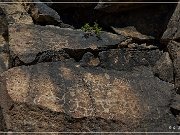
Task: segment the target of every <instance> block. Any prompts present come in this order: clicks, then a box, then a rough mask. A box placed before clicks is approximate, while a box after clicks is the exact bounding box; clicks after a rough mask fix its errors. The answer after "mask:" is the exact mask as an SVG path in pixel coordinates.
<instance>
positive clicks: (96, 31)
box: [81, 22, 102, 38]
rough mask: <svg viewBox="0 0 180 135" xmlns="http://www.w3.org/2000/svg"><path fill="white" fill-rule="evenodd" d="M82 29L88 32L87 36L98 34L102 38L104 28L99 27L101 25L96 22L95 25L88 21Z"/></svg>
mask: <svg viewBox="0 0 180 135" xmlns="http://www.w3.org/2000/svg"><path fill="white" fill-rule="evenodd" d="M81 30H82V31H84V32H85V33H86V35H85V36H86V37H89V36H90V35H93V34H96V36H97V37H98V38H100V33H101V31H102V28H101V27H99V25H98V24H97V23H96V22H95V23H94V25H93V26H90V25H89V23H86V24H85V25H84V26H82V27H81Z"/></svg>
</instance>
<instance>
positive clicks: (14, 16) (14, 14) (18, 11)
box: [0, 3, 33, 24]
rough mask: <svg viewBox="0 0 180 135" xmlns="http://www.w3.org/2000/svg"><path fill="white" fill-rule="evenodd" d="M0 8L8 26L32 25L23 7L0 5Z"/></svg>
mask: <svg viewBox="0 0 180 135" xmlns="http://www.w3.org/2000/svg"><path fill="white" fill-rule="evenodd" d="M0 7H1V8H2V9H3V10H4V13H5V14H6V17H7V21H8V24H14V23H17V24H33V20H32V18H31V16H30V15H29V14H28V13H27V12H26V10H25V9H24V6H23V5H21V4H20V3H18V4H6V3H5V4H4V3H3V4H2V5H0Z"/></svg>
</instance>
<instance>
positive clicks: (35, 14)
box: [23, 0, 62, 25]
mask: <svg viewBox="0 0 180 135" xmlns="http://www.w3.org/2000/svg"><path fill="white" fill-rule="evenodd" d="M23 1H25V2H26V1H27V0H23ZM28 1H31V2H37V3H27V4H24V5H25V9H26V10H27V11H28V12H30V14H31V16H32V18H33V19H34V21H35V23H40V24H43V25H47V24H51V25H60V23H61V22H62V21H61V19H60V16H59V15H58V13H57V12H56V11H55V10H53V9H52V8H50V7H48V6H47V5H46V4H44V3H41V2H40V1H39V0H28Z"/></svg>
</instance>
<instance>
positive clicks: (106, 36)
mask: <svg viewBox="0 0 180 135" xmlns="http://www.w3.org/2000/svg"><path fill="white" fill-rule="evenodd" d="M9 35H10V36H9V43H10V51H11V54H12V57H13V59H15V58H19V59H20V61H22V62H24V63H31V62H33V61H34V60H35V59H36V56H37V55H38V54H39V53H42V52H45V51H60V50H62V49H66V48H69V49H72V50H75V49H76V50H85V49H92V50H96V49H98V48H103V47H107V46H108V45H112V46H113V45H114V46H115V45H117V44H120V43H121V42H123V41H124V40H126V39H127V38H126V37H124V36H121V35H119V36H118V35H116V34H111V33H107V32H102V33H101V37H102V40H99V38H97V37H96V36H95V35H92V36H89V37H85V35H86V33H84V32H82V31H80V30H77V31H74V30H72V29H60V28H58V27H53V26H52V27H51V26H47V27H42V26H36V25H12V26H9ZM19 37H22V38H19ZM47 55H48V54H47Z"/></svg>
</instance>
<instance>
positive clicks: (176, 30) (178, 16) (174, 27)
mask: <svg viewBox="0 0 180 135" xmlns="http://www.w3.org/2000/svg"><path fill="white" fill-rule="evenodd" d="M179 2H180V1H179ZM179 39H180V3H178V4H177V6H176V8H175V11H174V13H173V15H172V17H171V18H170V20H169V23H168V25H167V29H166V31H165V32H164V34H163V36H162V41H163V42H168V41H170V40H179Z"/></svg>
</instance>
